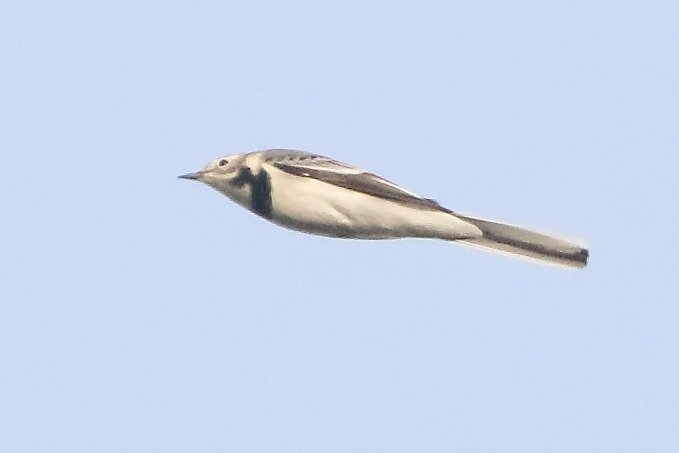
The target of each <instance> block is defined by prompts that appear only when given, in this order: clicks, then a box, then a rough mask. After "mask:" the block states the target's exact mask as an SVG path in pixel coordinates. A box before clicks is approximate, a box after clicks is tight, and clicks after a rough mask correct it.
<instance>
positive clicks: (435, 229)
mask: <svg viewBox="0 0 679 453" xmlns="http://www.w3.org/2000/svg"><path fill="white" fill-rule="evenodd" d="M267 171H268V172H269V174H270V176H271V186H272V187H273V189H272V194H271V199H272V204H273V212H274V214H273V218H272V221H273V222H274V223H276V224H278V225H281V226H284V227H287V228H291V229H294V230H300V231H304V232H306V233H311V234H318V235H322V236H331V237H345V238H356V239H390V238H402V237H429V238H440V239H449V240H450V239H459V238H472V237H480V236H481V231H480V230H479V229H478V228H477V227H475V226H474V225H472V224H470V223H468V222H465V221H463V220H460V219H458V218H457V217H455V216H454V215H452V214H449V213H446V212H443V211H434V210H426V209H417V208H412V207H407V206H403V205H401V204H399V203H396V202H392V201H388V200H384V199H381V198H377V197H373V196H370V195H366V194H363V193H360V192H355V191H352V190H348V189H343V188H340V187H336V186H332V185H329V184H327V183H324V182H321V181H318V180H316V179H312V178H302V177H299V176H292V175H289V174H288V173H285V172H283V171H281V170H278V169H275V168H271V167H269V168H267Z"/></svg>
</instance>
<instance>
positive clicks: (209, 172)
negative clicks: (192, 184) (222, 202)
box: [180, 154, 250, 205]
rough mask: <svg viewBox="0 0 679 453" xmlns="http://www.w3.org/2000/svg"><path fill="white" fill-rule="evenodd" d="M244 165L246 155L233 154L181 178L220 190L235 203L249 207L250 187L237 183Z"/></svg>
mask: <svg viewBox="0 0 679 453" xmlns="http://www.w3.org/2000/svg"><path fill="white" fill-rule="evenodd" d="M244 164H245V155H244V154H232V155H230V156H225V157H220V158H218V159H215V160H212V161H210V162H208V164H207V165H206V166H205V167H203V169H202V170H200V171H197V172H195V173H189V174H187V175H182V176H180V178H184V179H193V180H196V181H200V182H202V183H204V184H207V185H208V186H210V187H212V188H213V189H216V190H218V191H219V192H221V193H223V194H224V195H226V196H227V197H229V198H231V199H232V200H234V201H235V202H237V203H239V204H243V205H247V202H248V200H249V197H250V193H249V191H250V189H249V187H248V186H247V185H243V184H237V183H235V182H236V179H237V178H238V176H239V174H240V170H241V169H242V168H243V166H244Z"/></svg>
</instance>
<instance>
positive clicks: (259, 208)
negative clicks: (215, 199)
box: [179, 149, 589, 268]
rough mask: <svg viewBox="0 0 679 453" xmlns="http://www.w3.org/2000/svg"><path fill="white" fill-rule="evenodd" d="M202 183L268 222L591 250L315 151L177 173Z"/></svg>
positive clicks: (540, 255)
mask: <svg viewBox="0 0 679 453" xmlns="http://www.w3.org/2000/svg"><path fill="white" fill-rule="evenodd" d="M179 177H180V178H184V179H193V180H197V181H200V182H203V183H205V184H207V185H208V186H210V187H212V188H214V189H216V190H218V191H220V192H221V193H223V194H224V195H226V196H227V197H229V198H230V199H231V200H233V201H235V202H236V203H238V204H239V205H241V206H243V207H245V208H247V209H249V210H250V211H252V212H254V213H255V214H257V215H259V216H261V217H263V218H265V219H267V220H270V221H271V222H273V223H276V224H278V225H281V226H283V227H286V228H290V229H293V230H298V231H303V232H305V233H310V234H317V235H321V236H330V237H337V238H352V239H393V238H405V237H416V238H436V239H444V240H447V241H458V242H461V243H464V244H470V245H475V246H480V247H485V248H490V249H493V250H497V251H500V252H506V253H510V254H513V255H520V256H524V257H529V258H535V259H539V260H542V261H546V262H551V263H556V264H562V265H565V266H570V267H577V268H582V267H584V266H585V265H586V264H587V258H588V256H589V252H588V251H587V249H584V248H582V247H579V246H577V245H575V244H571V243H568V242H565V241H562V240H560V239H556V238H553V237H550V236H546V235H544V234H540V233H536V232H533V231H529V230H526V229H523V228H519V227H516V226H512V225H505V224H502V223H498V222H492V221H489V220H482V219H477V218H474V217H469V216H466V215H461V214H458V213H456V212H453V211H451V210H449V209H446V208H444V207H443V206H441V205H440V204H438V203H437V202H436V201H434V200H431V199H428V198H421V197H419V196H417V195H415V194H413V193H412V192H409V191H407V190H405V189H403V188H401V187H399V186H397V185H396V184H394V183H392V182H390V181H387V180H386V179H383V178H380V177H379V176H377V175H374V174H372V173H369V172H366V171H364V170H361V169H360V168H356V167H354V166H352V165H347V164H344V163H342V162H338V161H336V160H333V159H330V158H328V157H325V156H320V155H317V154H311V153H306V152H303V151H295V150H288V149H270V150H264V151H256V152H251V153H247V154H233V155H231V156H226V157H223V158H220V159H215V160H213V161H212V162H210V163H208V164H207V165H206V166H205V168H203V169H202V170H200V171H197V172H195V173H188V174H186V175H181V176H179Z"/></svg>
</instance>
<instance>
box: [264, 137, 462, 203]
mask: <svg viewBox="0 0 679 453" xmlns="http://www.w3.org/2000/svg"><path fill="white" fill-rule="evenodd" d="M265 161H266V162H267V163H269V164H271V165H273V166H274V167H276V168H278V169H279V170H281V171H284V172H286V173H288V174H291V175H295V176H300V177H305V178H313V179H316V180H318V181H321V182H324V183H327V184H332V185H334V186H337V187H342V188H344V189H349V190H355V191H357V192H361V193H364V194H366V195H370V196H373V197H377V198H382V199H384V200H389V201H394V202H398V203H402V204H405V205H407V206H411V207H414V208H419V209H433V210H437V211H446V212H450V211H449V210H447V209H446V208H444V207H442V206H441V205H440V204H438V203H437V202H436V201H434V200H430V199H428V198H421V197H418V196H417V195H415V194H413V193H411V192H409V191H407V190H405V189H403V188H401V187H399V186H398V185H396V184H394V183H393V182H391V181H387V180H386V179H383V178H381V177H379V176H377V175H375V174H372V173H368V172H366V171H365V170H361V169H360V168H357V167H353V166H351V165H348V164H345V163H342V162H338V161H336V160H333V159H330V158H329V157H325V156H321V155H318V154H310V153H305V152H303V151H292V150H270V151H267V152H266V154H265Z"/></svg>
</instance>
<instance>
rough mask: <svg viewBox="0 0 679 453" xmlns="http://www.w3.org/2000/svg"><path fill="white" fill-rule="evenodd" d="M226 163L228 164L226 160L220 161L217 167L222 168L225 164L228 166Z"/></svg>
mask: <svg viewBox="0 0 679 453" xmlns="http://www.w3.org/2000/svg"><path fill="white" fill-rule="evenodd" d="M228 163H229V161H228V160H226V159H220V161H219V166H220V167H223V166H224V165H226V164H228Z"/></svg>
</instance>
